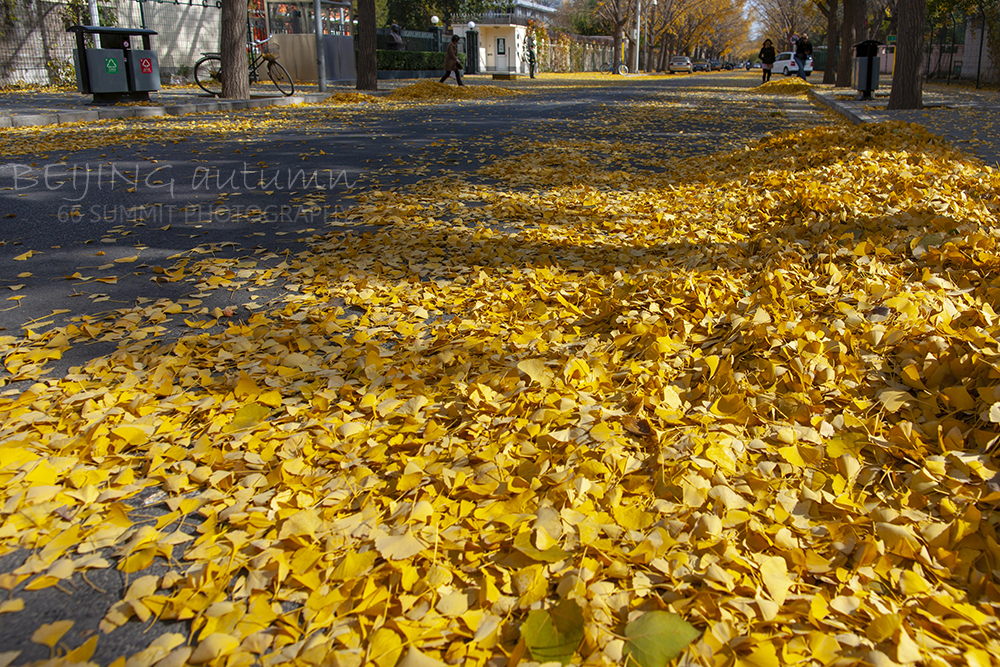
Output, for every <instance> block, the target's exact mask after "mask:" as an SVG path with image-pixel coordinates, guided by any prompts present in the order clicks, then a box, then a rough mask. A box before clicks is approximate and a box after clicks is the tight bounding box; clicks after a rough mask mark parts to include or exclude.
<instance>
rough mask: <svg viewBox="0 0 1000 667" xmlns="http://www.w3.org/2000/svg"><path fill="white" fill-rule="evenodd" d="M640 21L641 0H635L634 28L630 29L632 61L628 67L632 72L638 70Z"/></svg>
mask: <svg viewBox="0 0 1000 667" xmlns="http://www.w3.org/2000/svg"><path fill="white" fill-rule="evenodd" d="M641 21H642V0H635V29H634V30H633V31H632V43H633V44H635V48H634V49H632V62H631V63H629V66H630V67H629V69H631V70H632V71H633V72H638V71H639V24H640V22H641Z"/></svg>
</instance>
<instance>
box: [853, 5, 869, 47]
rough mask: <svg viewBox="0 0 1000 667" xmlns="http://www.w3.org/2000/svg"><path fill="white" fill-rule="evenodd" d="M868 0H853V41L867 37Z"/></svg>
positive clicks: (859, 40)
mask: <svg viewBox="0 0 1000 667" xmlns="http://www.w3.org/2000/svg"><path fill="white" fill-rule="evenodd" d="M869 32H870V31H869V30H868V0H854V41H856V42H861V41H863V40H866V39H868V35H869Z"/></svg>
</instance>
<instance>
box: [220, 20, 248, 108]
mask: <svg viewBox="0 0 1000 667" xmlns="http://www.w3.org/2000/svg"><path fill="white" fill-rule="evenodd" d="M221 18H222V34H221V35H219V56H220V57H221V58H222V71H221V72H220V75H221V76H222V96H223V97H225V98H228V99H236V100H246V99H249V98H250V74H249V72H248V71H247V3H246V0H222V16H221Z"/></svg>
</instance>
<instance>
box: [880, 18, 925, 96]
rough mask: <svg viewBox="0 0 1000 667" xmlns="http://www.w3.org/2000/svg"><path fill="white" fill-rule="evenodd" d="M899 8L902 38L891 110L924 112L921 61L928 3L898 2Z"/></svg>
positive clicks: (898, 51)
mask: <svg viewBox="0 0 1000 667" xmlns="http://www.w3.org/2000/svg"><path fill="white" fill-rule="evenodd" d="M896 7H897V12H898V14H899V39H898V42H897V43H896V63H895V65H894V68H893V75H892V91H891V92H890V93H889V108H890V109H921V108H923V100H924V89H923V85H924V80H923V77H921V76H920V62H921V60H922V59H923V50H924V19H925V17H926V16H927V0H899V2H898V4H897V5H896Z"/></svg>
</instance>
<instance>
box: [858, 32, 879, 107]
mask: <svg viewBox="0 0 1000 667" xmlns="http://www.w3.org/2000/svg"><path fill="white" fill-rule="evenodd" d="M881 44H882V43H881V42H879V41H877V40H874V39H866V40H865V41H863V42H860V43H858V44H855V45H854V80H855V82H856V83H855V87H856V88H857V90H858V92H859V93H861V99H863V100H870V99H871V98H872V91H873V90H875V89H876V88H878V71H879V67H880V66H881V63H880V62H879V57H878V47H879V46H881Z"/></svg>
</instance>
